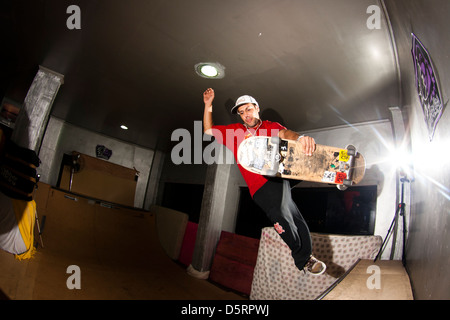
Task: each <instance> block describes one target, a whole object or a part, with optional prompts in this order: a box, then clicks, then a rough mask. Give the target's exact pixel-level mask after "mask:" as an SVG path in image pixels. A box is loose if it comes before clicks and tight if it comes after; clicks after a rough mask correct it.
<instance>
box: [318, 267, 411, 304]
mask: <svg viewBox="0 0 450 320" xmlns="http://www.w3.org/2000/svg"><path fill="white" fill-rule="evenodd" d="M412 299H413V295H412V290H411V284H410V281H409V276H408V274H407V273H406V270H405V268H404V267H403V265H402V262H401V261H397V260H394V261H393V260H389V261H387V260H381V261H377V262H373V261H372V260H361V261H360V262H359V263H358V264H357V265H356V266H355V268H354V269H353V270H352V271H351V272H350V273H349V274H348V275H347V276H346V277H345V278H344V279H343V280H342V282H341V283H339V284H338V285H337V286H336V288H334V289H333V290H332V291H331V292H330V293H329V294H328V295H326V296H325V297H324V300H412Z"/></svg>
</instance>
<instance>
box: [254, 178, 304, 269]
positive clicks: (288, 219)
mask: <svg viewBox="0 0 450 320" xmlns="http://www.w3.org/2000/svg"><path fill="white" fill-rule="evenodd" d="M253 200H254V201H255V202H256V204H257V205H258V206H260V207H261V209H262V210H263V211H264V212H265V213H266V215H267V216H268V218H269V219H270V221H271V222H272V223H273V224H274V226H275V230H277V232H278V233H279V234H280V236H281V238H282V239H283V240H284V242H285V243H286V244H287V245H288V246H289V248H290V249H291V251H292V257H293V258H294V261H295V265H296V266H297V268H299V269H300V270H302V269H303V267H304V266H305V264H306V262H307V261H308V259H309V257H310V256H311V252H312V244H311V235H310V232H309V228H308V225H307V224H306V221H305V220H304V219H303V217H302V215H301V213H300V210H298V208H297V205H296V204H295V202H294V201H293V200H292V195H291V185H290V182H289V181H287V180H281V179H273V180H269V181H268V182H266V184H264V186H262V187H261V188H260V189H259V190H258V191H256V193H255V194H254V196H253Z"/></svg>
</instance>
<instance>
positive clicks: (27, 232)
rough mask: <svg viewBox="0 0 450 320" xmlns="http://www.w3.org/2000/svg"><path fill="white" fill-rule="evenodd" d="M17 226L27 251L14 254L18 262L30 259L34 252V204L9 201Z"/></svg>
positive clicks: (15, 200)
mask: <svg viewBox="0 0 450 320" xmlns="http://www.w3.org/2000/svg"><path fill="white" fill-rule="evenodd" d="M11 200H12V203H13V208H14V213H15V215H16V220H17V224H18V226H19V231H20V234H21V235H22V239H23V242H24V243H25V246H26V247H27V251H25V252H24V253H21V254H16V255H15V257H16V259H18V260H24V259H30V258H31V257H32V256H33V254H34V252H35V248H34V223H35V217H36V202H34V200H32V201H23V200H17V199H11Z"/></svg>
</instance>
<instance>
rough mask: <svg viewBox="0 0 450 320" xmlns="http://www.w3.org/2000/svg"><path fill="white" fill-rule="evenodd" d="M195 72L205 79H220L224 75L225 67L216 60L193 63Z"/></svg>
mask: <svg viewBox="0 0 450 320" xmlns="http://www.w3.org/2000/svg"><path fill="white" fill-rule="evenodd" d="M195 72H197V74H198V75H199V76H200V77H202V78H206V79H222V78H223V77H224V76H225V67H224V66H222V65H221V64H220V63H217V62H201V63H197V64H196V65H195Z"/></svg>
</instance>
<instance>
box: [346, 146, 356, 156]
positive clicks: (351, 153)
mask: <svg viewBox="0 0 450 320" xmlns="http://www.w3.org/2000/svg"><path fill="white" fill-rule="evenodd" d="M346 149H347V154H348V155H349V156H356V148H355V146H353V145H351V144H350V145H348V146H347V147H346Z"/></svg>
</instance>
